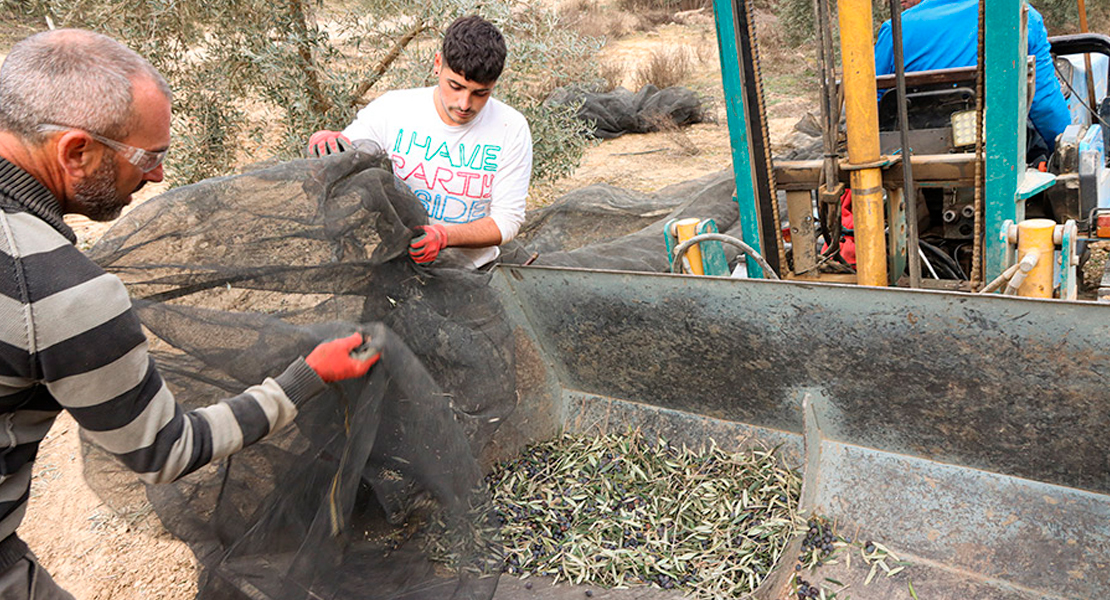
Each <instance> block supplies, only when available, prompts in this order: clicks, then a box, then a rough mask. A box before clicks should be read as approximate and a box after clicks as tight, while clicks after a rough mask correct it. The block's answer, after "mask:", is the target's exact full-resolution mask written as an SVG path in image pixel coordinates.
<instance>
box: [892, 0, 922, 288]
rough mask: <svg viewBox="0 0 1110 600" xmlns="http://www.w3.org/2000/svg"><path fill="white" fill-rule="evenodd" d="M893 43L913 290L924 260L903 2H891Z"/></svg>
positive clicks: (916, 286) (896, 0) (919, 280)
mask: <svg viewBox="0 0 1110 600" xmlns="http://www.w3.org/2000/svg"><path fill="white" fill-rule="evenodd" d="M890 31H891V38H892V40H891V43H892V44H893V46H894V73H895V75H894V79H895V82H896V84H897V86H896V87H897V93H898V130H899V133H900V134H901V138H902V179H903V181H904V183H903V184H902V200H903V202H905V203H906V244H907V245H908V246H909V248H907V252H908V256H907V258H908V259H909V267H910V287H911V288H919V287H921V259H920V257H919V256H918V253H917V248H918V235H917V188H916V187H914V184H913V164H912V163H913V161H911V160H910V156H911V155H912V154H913V149H912V148H910V123H909V116H908V114H907V112H908V111H907V108H906V64H905V58H904V56H903V53H902V3H901V0H890Z"/></svg>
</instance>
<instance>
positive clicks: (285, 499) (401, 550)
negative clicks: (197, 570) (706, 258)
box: [85, 152, 737, 600]
mask: <svg viewBox="0 0 1110 600" xmlns="http://www.w3.org/2000/svg"><path fill="white" fill-rule="evenodd" d="M388 169H389V163H388V160H387V159H385V158H384V157H381V156H371V155H368V154H364V153H360V152H347V153H343V154H340V155H336V156H332V157H328V158H325V159H317V160H303V161H293V162H289V163H284V164H280V165H276V166H272V167H268V168H263V169H257V170H253V171H249V172H247V173H244V174H241V175H236V176H232V177H226V178H220V179H212V180H207V181H204V182H201V183H198V184H195V185H191V186H187V187H183V188H178V189H176V190H173V191H171V192H168V193H166V194H163V195H161V196H159V197H157V198H154V199H152V200H149V201H147V202H146V203H144V204H143V205H141V206H139V207H137V208H136V209H135V210H134V211H132V212H131V213H129V214H128V215H127V216H126V217H125V218H123V219H122V220H121V221H120V222H118V223H117V224H116V225H115V226H114V227H113V228H112V229H111V230H109V232H108V233H107V234H106V235H105V236H104V237H103V238H102V239H101V240H100V241H99V242H98V243H97V244H96V246H95V247H94V248H93V249H92V250H91V251H90V254H91V256H92V258H93V259H94V260H95V261H97V262H98V264H100V265H101V266H103V267H104V268H105V269H106V270H108V271H109V272H111V273H114V274H116V275H118V276H119V277H120V278H121V279H122V280H123V281H124V282H125V283H126V284H127V285H128V288H129V291H130V293H131V296H132V298H133V299H134V303H135V307H136V310H137V312H138V314H139V316H140V318H141V319H142V322H143V324H144V326H145V327H146V328H147V330H148V334H149V337H150V339H151V351H152V353H153V354H154V356H155V358H156V360H157V363H158V365H159V368H160V370H161V372H162V374H163V377H164V378H165V380H166V381H167V384H168V385H169V386H170V388H171V389H172V390H173V391H174V393H175V395H176V397H177V399H178V401H179V402H181V403H182V404H183V405H185V406H186V407H188V408H192V407H198V406H204V405H208V404H211V403H213V402H217V401H219V400H220V399H222V398H226V397H229V396H231V395H234V394H237V393H239V392H240V391H241V390H243V389H244V388H246V387H248V386H250V385H253V384H256V383H258V382H260V381H261V380H262V379H264V378H265V377H267V376H273V375H276V374H277V373H280V372H281V371H282V370H283V369H284V368H285V366H286V365H288V364H289V363H290V362H291V361H293V360H294V359H295V358H296V357H297V356H304V355H306V354H307V353H308V352H309V351H311V349H312V348H313V347H314V346H315V345H316V344H317V343H319V342H320V341H323V340H326V339H331V338H334V337H338V336H340V335H343V334H346V333H349V332H350V331H352V330H354V329H360V330H362V331H364V332H365V333H366V334H368V335H369V337H371V338H372V339H374V340H375V341H376V342H377V343H379V344H381V346H382V359H381V362H380V363H379V364H378V365H376V366H375V367H374V368H373V369H372V370H371V371H370V374H369V375H368V376H367V377H365V378H363V379H360V380H357V381H348V382H344V383H343V384H335V385H332V386H331V387H330V388H329V390H328V391H327V392H326V393H325V394H323V395H320V396H318V397H316V398H313V399H312V400H310V401H308V402H307V403H306V404H305V405H303V406H301V407H300V409H299V414H298V416H297V419H296V421H295V423H294V426H292V427H288V428H286V429H285V430H283V431H281V432H279V433H277V434H275V435H273V436H271V437H270V438H267V439H266V440H264V441H263V442H261V443H258V444H255V445H253V446H250V447H248V448H247V449H245V450H243V451H241V452H239V453H236V454H235V455H233V456H232V457H230V458H229V459H226V460H223V461H219V462H217V463H215V464H212V465H209V466H207V467H205V468H203V469H201V470H200V471H198V472H196V473H193V474H190V475H189V476H187V477H185V478H183V479H182V480H180V481H178V482H176V483H174V484H169V485H161V486H150V487H145V488H143V487H142V486H139V485H137V484H135V481H136V479H135V477H134V475H133V474H131V473H129V472H125V471H124V470H123V468H122V467H121V466H119V465H118V463H117V462H116V461H115V460H114V459H112V458H111V457H110V456H108V455H107V454H105V453H103V452H102V451H100V450H98V449H97V448H96V447H94V446H92V445H90V444H85V455H86V456H85V458H86V460H85V468H86V479H87V480H88V481H89V483H90V485H91V486H92V487H93V488H94V489H96V490H97V491H98V493H99V494H100V495H101V497H102V498H103V499H104V500H105V501H106V502H107V503H108V504H109V505H110V506H112V507H114V508H116V509H118V510H122V511H126V510H128V509H129V508H132V509H133V507H134V506H136V505H141V504H143V503H145V502H150V503H151V504H152V505H153V507H154V509H155V511H156V513H157V515H158V517H159V518H160V519H161V521H162V523H163V524H164V525H165V526H166V527H167V528H168V529H169V530H170V531H171V532H172V533H173V534H175V535H176V536H178V537H179V538H181V539H183V540H185V541H186V542H188V543H189V545H190V546H191V548H192V549H193V551H194V552H195V554H196V555H197V557H198V559H199V561H200V562H201V564H202V566H203V568H202V574H201V581H200V585H199V590H200V591H199V593H198V598H201V599H225V598H227V599H237V598H249V599H251V600H301V599H305V598H313V599H317V598H319V599H340V598H342V599H360V598H374V599H379V598H382V599H386V598H389V599H392V598H398V599H399V598H405V599H409V598H411V599H418V598H429V599H430V598H436V599H441V598H467V599H469V598H490V597H491V596H492V595H493V592H494V588H495V586H496V584H497V580H498V575H499V573H500V572H501V568H502V560H501V556H502V553H501V550H500V548H499V545H498V544H499V539H498V532H497V526H496V519H495V518H491V517H492V516H493V515H492V514H491V513H492V511H491V509H490V505H489V498H488V491H487V490H486V489H485V488H484V487H483V478H482V474H483V471H482V465H483V464H484V465H486V466H488V465H489V464H490V463H491V460H490V458H489V457H491V456H494V455H495V454H496V453H497V452H501V451H503V449H502V448H500V447H499V445H498V443H497V440H495V434H496V433H497V430H498V426H499V424H500V423H502V422H503V421H504V420H505V419H506V418H507V417H509V415H510V414H511V413H512V412H513V410H514V408H515V406H516V401H517V382H516V380H515V374H516V368H515V358H514V357H515V348H514V337H513V334H512V329H511V326H510V323H509V322H508V320H507V318H506V316H505V313H504V311H503V308H502V306H501V304H500V302H499V300H498V296H497V294H496V293H495V291H494V289H493V288H492V287H491V286H490V285H489V278H490V275H489V274H488V273H483V272H477V271H472V270H468V269H465V268H461V267H460V268H456V267H453V266H452V265H453V264H454V265H461V264H463V262H462V261H461V260H458V259H457V257H453V256H452V254H451V252H450V249H448V250H447V251H445V252H444V253H443V254H441V257H440V259H438V260H437V261H436V263H435V265H436V266H435V267H434V268H426V267H422V266H418V265H416V264H414V263H413V262H412V261H411V260H410V259H409V258H408V252H407V249H408V242H409V239H410V237H411V235H412V232H411V230H412V228H413V227H415V226H416V225H420V224H423V223H424V222H425V220H426V218H427V217H426V215H425V212H424V209H423V208H422V206H421V204H420V202H419V201H418V200H417V199H416V198H415V197H414V196H413V195H412V194H411V193H410V192H409V191H408V189H407V188H406V187H405V186H404V184H403V183H401V182H400V181H398V180H397V179H395V178H394V177H393V176H392V174H391V173H390V171H389V170H388ZM733 189H734V186H733V183H732V178H731V176H730V174H729V173H727V172H722V173H720V174H716V175H711V176H707V177H703V178H701V179H698V180H694V181H691V182H688V183H684V184H679V185H676V186H672V187H670V188H666V189H664V190H661V191H660V192H659V193H657V194H650V195H645V194H637V193H634V192H627V191H624V190H619V189H616V188H610V187H607V186H592V187H590V188H586V189H583V190H579V191H577V192H574V193H572V194H570V195H568V196H567V197H565V198H563V199H562V200H560V201H559V202H557V203H555V204H553V205H552V206H550V207H547V208H545V209H542V210H539V211H535V212H533V213H530V214H529V218H528V222H527V224H526V227H525V228H524V229H523V230H522V232H521V235H520V236H519V238H518V240H516V241H514V242H512V243H511V244H508V245H506V246H505V247H503V251H504V256H505V260H506V261H507V262H524V260H523V259H526V258H528V257H533V256H538V259H537V260H536V262H537V263H538V264H547V265H559V266H578V267H590V268H608V269H625V270H640V271H656V272H660V271H666V270H668V267H669V262H668V259H667V255H666V250H665V246H664V241H663V235H662V232H663V224H664V223H665V222H666V221H667V220H669V219H671V218H675V217H684V216H697V217H699V218H713V219H715V220H716V221H717V223H718V226H719V227H720V229H721V230H722V231H735V226H736V221H737V209H736V203H735V202H734V201H733V199H732V194H733ZM494 449H496V450H494Z"/></svg>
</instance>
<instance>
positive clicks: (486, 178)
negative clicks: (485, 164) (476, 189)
mask: <svg viewBox="0 0 1110 600" xmlns="http://www.w3.org/2000/svg"><path fill="white" fill-rule="evenodd" d="M493 176H494V175H493V173H490V174H489V175H482V194H481V195H480V196H478V197H479V198H492V197H493Z"/></svg>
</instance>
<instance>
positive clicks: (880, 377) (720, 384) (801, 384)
mask: <svg viewBox="0 0 1110 600" xmlns="http://www.w3.org/2000/svg"><path fill="white" fill-rule="evenodd" d="M498 276H499V277H503V281H504V282H505V284H506V285H505V288H504V289H505V290H507V291H509V293H511V294H512V295H513V296H514V297H515V298H516V300H517V301H519V302H520V306H521V307H522V308H521V312H520V314H522V315H524V316H525V317H526V318H527V320H528V323H529V326H530V327H531V328H532V330H533V331H534V333H535V336H536V339H537V340H538V343H539V345H540V346H541V347H542V349H543V352H544V355H545V356H546V358H547V360H548V361H550V366H551V368H552V369H553V372H554V373H556V374H557V378H558V380H559V381H560V382H561V384H562V385H563V386H564V387H566V388H570V389H575V390H581V391H583V392H586V393H590V394H595V395H599V396H607V397H613V398H619V399H627V400H633V401H637V402H642V403H646V404H652V405H656V406H660V407H664V408H670V409H674V410H680V411H687V412H692V413H696V414H700V415H704V416H709V417H714V418H720V419H726V420H731V421H739V422H744V423H748V424H750V425H754V426H758V427H764V428H769V429H777V430H781V431H787V432H793V433H801V431H802V422H801V411H800V410H799V408H798V406H797V404H798V400H797V394H796V391H797V390H798V389H800V388H820V389H822V390H823V391H824V395H825V396H826V397H827V398H828V399H829V402H828V403H827V405H826V407H825V408H824V411H825V414H824V415H823V419H824V425H823V427H824V430H825V434H826V436H827V437H828V438H830V439H835V440H839V441H843V442H846V443H851V444H857V445H861V446H866V447H870V448H876V449H880V450H884V451H887V452H895V453H899V454H906V455H911V456H918V457H921V458H925V459H928V460H935V461H941V462H945V463H949V464H954V465H960V466H965V467H972V468H976V469H983V470H987V471H992V472H996V473H1002V474H1007V475H1012V476H1017V477H1025V478H1029V479H1035V480H1039V481H1045V482H1049V483H1054V484H1057V485H1063V486H1070V487H1077V488H1081V489H1087V490H1090V491H1095V492H1100V493H1104V494H1105V493H1108V492H1110V437H1108V436H1106V434H1105V431H1106V424H1107V423H1110V402H1107V401H1106V381H1107V375H1108V374H1110V353H1108V350H1107V348H1110V344H1107V342H1106V340H1110V318H1108V317H1110V310H1108V307H1106V306H1105V305H1101V304H1095V303H1080V302H1060V301H1039V300H1029V299H1016V298H1003V297H977V296H970V295H963V294H953V293H947V292H932V291H907V290H898V289H863V288H859V287H852V286H839V285H831V284H814V283H797V282H774V281H755V280H729V279H711V278H699V279H696V280H695V279H693V278H690V277H680V276H669V275H649V274H630V273H612V272H596V271H580V270H563V269H544V268H536V267H503V268H501V270H500V273H499V274H498Z"/></svg>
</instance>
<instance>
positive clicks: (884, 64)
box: [875, 21, 894, 98]
mask: <svg viewBox="0 0 1110 600" xmlns="http://www.w3.org/2000/svg"><path fill="white" fill-rule="evenodd" d="M893 72H894V40H893V38H892V37H891V33H890V21H883V24H882V26H881V27H879V33H878V34H877V35H876V36H875V75H876V76H879V75H890V74H891V73H893ZM883 93H884V91H882V90H880V91H879V97H880V98H882V97H883Z"/></svg>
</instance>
